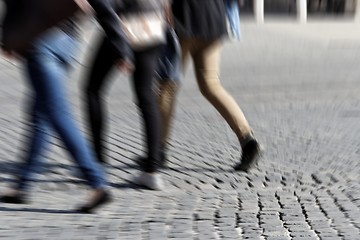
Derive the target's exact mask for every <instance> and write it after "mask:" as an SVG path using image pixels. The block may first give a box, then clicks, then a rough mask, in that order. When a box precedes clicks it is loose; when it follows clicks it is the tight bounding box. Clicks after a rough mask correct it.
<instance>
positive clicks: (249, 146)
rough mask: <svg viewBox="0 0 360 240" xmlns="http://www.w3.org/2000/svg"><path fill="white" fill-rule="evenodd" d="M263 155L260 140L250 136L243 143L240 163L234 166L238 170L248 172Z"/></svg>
mask: <svg viewBox="0 0 360 240" xmlns="http://www.w3.org/2000/svg"><path fill="white" fill-rule="evenodd" d="M261 155H262V148H261V146H260V144H259V143H258V141H257V140H256V139H255V138H254V137H252V136H250V137H249V139H247V140H246V142H245V143H244V144H243V145H242V155H241V159H240V163H238V164H236V165H235V166H234V169H235V170H236V171H245V172H247V171H248V170H249V169H250V168H252V167H254V166H255V165H256V163H257V162H258V160H259V158H260V157H261Z"/></svg>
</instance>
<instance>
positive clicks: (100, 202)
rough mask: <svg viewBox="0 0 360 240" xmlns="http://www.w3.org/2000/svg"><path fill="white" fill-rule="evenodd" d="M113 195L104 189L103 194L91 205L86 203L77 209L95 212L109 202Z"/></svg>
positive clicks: (86, 212) (78, 210) (83, 211)
mask: <svg viewBox="0 0 360 240" xmlns="http://www.w3.org/2000/svg"><path fill="white" fill-rule="evenodd" d="M111 199H112V198H111V195H110V193H109V192H107V191H104V192H103V193H102V195H101V196H100V197H99V198H98V199H97V200H96V201H95V202H93V203H91V204H90V205H85V206H82V207H80V208H78V209H77V210H76V212H78V213H84V214H90V213H93V212H94V210H95V209H96V208H99V207H100V206H101V205H104V204H106V203H109V202H110V201H111Z"/></svg>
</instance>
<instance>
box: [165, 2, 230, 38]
mask: <svg viewBox="0 0 360 240" xmlns="http://www.w3.org/2000/svg"><path fill="white" fill-rule="evenodd" d="M223 1H224V0H173V3H172V11H173V14H174V20H175V30H176V32H177V34H178V35H179V37H180V38H181V37H186V38H199V39H204V40H212V39H218V38H221V37H222V36H223V35H225V34H226V18H225V16H226V15H225V7H224V3H223Z"/></svg>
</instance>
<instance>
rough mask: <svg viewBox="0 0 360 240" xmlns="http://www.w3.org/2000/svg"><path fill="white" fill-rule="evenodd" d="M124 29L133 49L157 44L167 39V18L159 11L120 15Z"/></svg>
mask: <svg viewBox="0 0 360 240" xmlns="http://www.w3.org/2000/svg"><path fill="white" fill-rule="evenodd" d="M119 19H120V23H121V26H122V30H123V32H124V34H125V36H126V38H127V40H128V42H129V44H130V46H131V48H132V49H133V50H141V49H145V48H148V47H152V46H156V45H158V44H161V43H163V42H165V41H166V34H165V26H166V23H165V20H164V17H163V15H162V14H160V13H158V12H156V11H155V12H143V13H136V14H135V13H134V14H128V15H120V16H119Z"/></svg>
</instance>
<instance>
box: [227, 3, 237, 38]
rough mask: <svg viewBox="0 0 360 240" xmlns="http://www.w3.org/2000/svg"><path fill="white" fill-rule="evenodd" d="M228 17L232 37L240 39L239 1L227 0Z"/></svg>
mask: <svg viewBox="0 0 360 240" xmlns="http://www.w3.org/2000/svg"><path fill="white" fill-rule="evenodd" d="M224 3H225V10H226V16H227V19H228V23H229V28H230V29H229V30H230V34H231V36H232V37H234V38H236V39H240V12H239V3H238V0H225V1H224Z"/></svg>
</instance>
